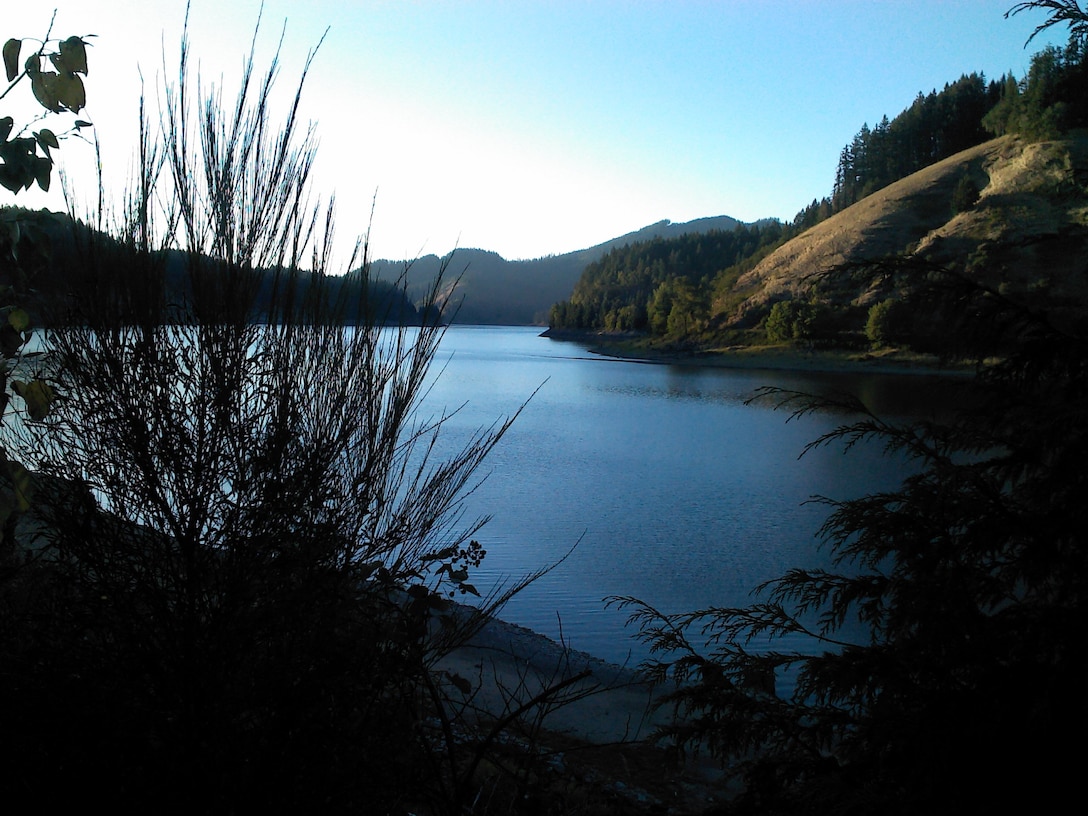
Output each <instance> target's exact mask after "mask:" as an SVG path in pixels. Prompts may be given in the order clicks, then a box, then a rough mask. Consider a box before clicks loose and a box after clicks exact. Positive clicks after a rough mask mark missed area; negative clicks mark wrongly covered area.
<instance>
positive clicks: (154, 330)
mask: <svg viewBox="0 0 1088 816" xmlns="http://www.w3.org/2000/svg"><path fill="white" fill-rule="evenodd" d="M188 65H189V52H188V45H187V41H186V40H184V39H183V42H182V49H181V55H180V71H179V74H178V78H177V80H176V81H175V82H174V83H172V84H168V85H166V86H165V87H164V88H163V90H162V99H163V100H164V108H163V110H162V112H161V114H160V118H159V119H158V120H157V121H159V122H160V123H161V128H162V129H161V130H159V129H157V128H156V127H155V126H154V124H153V123H154V122H155V121H156V119H154V118H153V117H151V116H150V115H148V114H147V113H146V112H144V114H143V116H142V117H141V122H142V127H141V134H140V137H141V138H140V143H139V156H138V167H139V176H138V178H137V180H136V183H135V185H134V186H133V188H132V189H131V190H130V192H129V195H128V198H127V201H126V207H125V209H124V211H123V212H121V213H119V214H117V213H108V212H100V213H96V214H93V220H95V226H96V227H97V229H94V230H86V229H77V230H75V232H74V236H73V238H72V240H73V242H74V246H75V252H76V253H77V257H78V260H79V262H78V264H75V265H74V266H73V267H72V270H71V271H70V273H69V274H68V275H67V276H66V278H65V284H66V286H67V287H68V290H67V292H66V293H65V294H66V295H67V298H65V299H61V301H60V302H62V303H63V304H64V307H63V310H61V312H60V313H57V314H53V315H51V316H50V317H51V318H52V319H51V320H50V324H51V325H52V326H53V327H54V328H53V330H52V331H51V333H50V336H49V340H48V343H47V346H46V348H47V351H48V358H47V359H48V364H49V366H50V371H51V377H52V379H51V382H52V383H53V384H54V385H55V386H56V388H57V391H58V392H59V394H60V397H59V398H58V399H57V400H55V402H54V404H53V405H52V406H51V410H50V411H49V412H48V413H44V412H43V413H41V414H34V413H31V414H30V415H28V416H17V417H13V418H12V421H11V422H9V423H7V424H5V426H4V428H3V431H4V439H3V444H4V447H5V448H6V449H8V450H10V451H12V452H13V453H14V454H15V455H17V457H18V459H19V461H20V462H22V463H24V464H25V465H26V466H27V468H28V469H29V471H30V472H32V473H33V480H34V482H35V484H36V486H37V500H36V502H35V504H34V506H33V507H32V508H29V510H30V512H27V513H25V514H23V515H22V516H21V517H20V518H19V519H18V524H17V525H16V524H14V521H13V523H12V525H11V527H12V531H13V533H14V534H13V535H11V536H8V537H6V538H5V539H4V540H3V548H2V550H0V696H2V698H3V700H4V701H5V702H4V703H3V705H0V730H2V731H3V733H4V743H3V748H2V749H0V765H2V767H3V769H4V770H3V778H4V779H5V781H6V782H7V787H8V795H9V797H10V798H11V799H12V800H13V801H34V802H35V803H36V805H37V806H38V807H39V808H41V809H44V810H56V809H60V808H62V807H64V808H71V807H79V806H86V805H87V804H88V803H92V802H93V803H95V804H97V805H100V806H105V807H109V808H111V809H113V810H115V811H120V812H129V811H137V810H138V811H144V812H185V813H192V812H202V813H211V812H222V813H238V812H261V813H277V812H298V811H299V810H305V811H311V810H312V811H317V812H321V813H337V812H352V813H392V812H407V811H414V812H420V811H423V810H425V811H427V812H462V811H463V808H464V805H465V802H466V801H471V799H472V798H473V797H476V796H478V795H479V785H478V780H477V779H476V778H475V776H473V769H474V768H475V767H478V766H479V764H480V757H481V755H482V753H483V752H486V751H488V750H490V749H491V748H492V747H493V745H494V743H495V736H494V734H496V733H497V730H495V729H493V730H492V731H491V732H488V734H485V737H489V738H485V739H481V740H476V741H473V740H468V739H467V738H466V737H465V736H464V732H463V731H460V730H459V729H461V728H462V727H463V726H467V724H468V719H467V717H468V715H470V714H472V713H473V712H472V710H471V706H470V703H471V696H470V695H471V692H472V690H473V683H472V682H471V681H470V679H469V678H462V677H455V676H451V675H449V674H448V673H444V672H442V671H440V670H439V669H438V668H437V662H438V661H439V659H440V658H441V657H442V656H443V655H444V654H446V653H448V652H449V650H451V649H452V648H454V647H455V646H457V645H458V644H460V643H462V642H464V639H465V638H466V637H468V636H469V635H470V634H471V633H472V632H473V631H474V630H475V629H476V628H477V627H478V626H480V625H481V623H482V621H483V620H484V618H485V617H486V615H487V614H488V613H490V612H493V611H494V610H495V609H496V608H497V607H498V606H499V605H501V603H502V601H503V600H504V598H506V597H508V596H509V594H510V593H512V592H514V591H516V590H517V589H518V587H519V586H521V585H523V583H524V581H522V582H518V583H515V584H514V585H513V586H512V587H511V588H510V589H509V590H508V591H507V592H506V593H502V594H499V595H497V596H492V597H489V598H486V599H484V602H483V603H482V604H481V608H480V610H479V611H472V610H463V609H462V610H457V609H455V608H454V607H452V606H451V600H453V599H456V598H459V597H463V596H465V595H466V594H477V593H476V589H475V588H474V587H473V586H472V584H471V580H470V578H471V573H472V571H473V570H474V569H475V568H476V567H477V566H479V564H480V562H481V559H482V558H483V557H484V555H485V553H484V552H483V550H482V549H481V548H480V547H479V545H478V544H477V543H476V542H474V541H473V540H472V535H473V534H474V533H475V531H476V530H477V529H478V527H479V525H480V524H481V523H482V521H483V520H482V519H472V518H464V514H463V508H462V498H463V496H464V495H465V493H466V491H468V490H471V488H472V486H473V485H474V484H475V480H476V479H477V478H478V477H477V476H476V475H475V474H476V470H477V468H478V466H479V465H480V463H481V462H482V460H483V458H484V457H485V456H486V455H487V453H488V452H489V451H490V449H491V448H492V447H493V446H494V445H495V444H496V442H497V441H498V440H499V439H500V438H501V436H502V434H503V433H504V431H505V430H506V428H507V427H508V426H509V423H510V422H511V421H512V420H513V418H512V417H510V418H506V419H502V420H499V421H497V422H496V424H495V425H494V426H492V427H490V428H484V429H482V430H481V431H480V432H478V433H477V434H475V435H473V436H472V437H471V438H469V439H467V440H465V441H464V442H463V444H462V445H461V446H460V447H454V448H452V451H453V453H452V454H451V455H448V456H440V455H439V454H438V452H437V451H438V449H439V448H438V443H439V438H440V435H441V433H442V428H443V424H444V419H445V416H444V415H437V416H426V415H421V414H420V402H421V399H422V398H423V395H424V394H425V393H426V389H427V387H428V384H429V382H430V379H429V378H430V376H432V372H431V371H430V364H431V362H432V360H433V358H434V354H435V351H436V349H437V347H438V343H439V342H440V340H441V338H442V334H443V328H442V326H440V325H439V324H438V323H437V322H435V320H434V319H433V316H434V315H435V314H437V310H433V309H429V308H426V306H427V305H429V304H433V302H434V299H435V295H436V293H437V291H438V287H439V285H440V284H439V282H437V281H436V283H435V288H434V290H433V291H432V293H431V297H430V299H429V301H428V304H425V308H424V309H423V310H422V316H423V319H422V325H417V326H408V325H405V324H404V323H399V324H396V325H392V326H389V325H387V323H388V322H389V321H388V318H389V317H390V314H389V311H388V310H390V309H396V308H397V304H399V303H400V300H399V299H397V298H390V297H389V296H388V293H387V292H385V293H380V294H379V295H377V296H375V297H371V294H370V293H371V292H372V291H373V290H372V289H371V287H370V286H369V285H368V283H369V281H368V280H367V265H366V262H365V261H366V258H365V246H364V247H362V248H360V250H359V252H360V253H361V260H362V264H361V266H358V264H357V261H358V260H359V256H356V257H354V258H353V259H352V260H351V261H350V262H349V263H348V264H347V267H348V268H353V267H354V268H358V269H360V270H361V271H359V272H357V273H355V274H354V275H353V276H351V277H348V278H340V277H337V276H335V275H333V274H331V273H332V271H334V267H333V261H332V247H333V241H332V238H333V234H332V233H333V230H332V227H333V218H332V211H331V207H330V208H329V209H327V210H324V209H320V208H318V207H313V206H311V205H310V204H309V203H308V202H309V201H310V188H309V176H310V170H311V167H312V164H313V158H314V149H315V140H314V135H313V133H312V131H307V130H305V129H304V128H303V127H302V126H301V125H300V124H299V122H298V103H299V94H300V93H301V90H302V86H303V81H304V80H305V77H306V72H307V70H308V68H309V63H307V65H306V68H305V69H304V70H303V73H302V80H303V81H300V83H299V85H298V87H297V88H296V89H295V92H294V95H293V97H291V98H290V103H289V108H288V111H287V114H286V116H285V118H284V120H283V124H282V125H279V126H276V125H275V124H274V123H273V121H272V119H271V113H270V111H271V109H272V102H273V100H274V81H273V80H274V78H275V76H276V74H277V71H278V65H277V64H276V62H275V61H273V64H272V65H271V67H270V68H269V69H268V71H267V72H266V73H265V74H263V75H258V74H257V73H256V72H255V70H254V64H253V60H252V57H251V59H250V60H249V62H248V63H247V65H246V68H245V72H244V75H243V78H242V82H241V87H240V90H239V92H238V95H237V97H236V99H235V101H234V103H233V106H232V107H231V106H227V107H224V104H225V103H224V100H223V98H222V95H221V92H220V91H219V90H218V89H216V88H207V87H197V88H194V87H193V86H192V84H191V79H190V72H189V68H188ZM179 260H180V261H181V263H180V268H179V264H178V261H179ZM179 278H180V280H181V281H182V283H183V285H180V286H178V285H172V282H176V281H177V280H178V279H179ZM396 316H397V315H393V317H394V318H395V317H396ZM449 449H451V448H449V447H445V448H443V450H449ZM532 577H533V576H528V577H527V578H526V579H524V580H525V581H528V580H532ZM556 685H557V686H559V688H557V689H556V690H554V691H553V690H551V689H549V688H545V689H544V690H542V691H539V692H535V698H534V699H522V698H520V697H518V696H517V695H511V697H510V699H509V701H508V707H509V709H510V710H511V711H514V712H518V713H521V712H534V711H536V710H537V709H538V708H539V706H540V705H543V704H544V703H546V704H547V705H549V706H551V705H555V704H558V703H559V702H562V700H563V699H565V698H564V697H563V692H564V690H565V689H566V688H568V687H567V686H563V685H562V683H556ZM498 714H499V715H502V714H503V712H498ZM505 714H506V715H507V716H505V717H501V716H500V725H501V726H506V725H510V724H512V723H513V722H514V721H515V720H516V717H514V716H512V715H511V714H510V711H507V712H505ZM489 727H490V726H489ZM498 730H501V728H500V729H498ZM455 733H457V734H460V735H461V736H459V737H457V738H456V739H455ZM462 741H463V742H464V743H465V745H464V746H462V745H461V742H462Z"/></svg>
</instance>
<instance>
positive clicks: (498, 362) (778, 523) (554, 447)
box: [423, 326, 951, 663]
mask: <svg viewBox="0 0 1088 816" xmlns="http://www.w3.org/2000/svg"><path fill="white" fill-rule="evenodd" d="M540 332H541V329H539V328H535V327H494V326H486V327H475V326H453V327H451V328H450V329H449V331H448V332H447V334H446V337H445V338H444V340H443V342H442V345H441V347H440V349H439V352H438V355H437V357H436V360H435V369H436V370H438V369H443V370H442V372H441V374H440V376H438V377H437V380H436V382H435V384H434V387H433V389H432V390H431V392H430V393H429V395H428V397H427V401H426V403H425V404H424V408H423V411H424V414H428V413H430V412H436V411H441V410H443V409H453V408H456V407H458V406H463V407H462V408H461V410H460V411H458V412H457V414H456V415H455V416H454V417H453V418H452V419H450V421H449V424H448V427H447V433H448V434H449V438H450V441H451V442H457V441H458V440H463V439H464V438H465V435H467V434H469V433H471V432H472V431H474V430H477V429H479V428H480V427H482V426H488V425H490V424H492V423H493V422H494V421H495V420H497V419H502V418H504V417H506V416H508V415H510V414H512V413H513V412H515V411H517V410H518V408H519V407H521V406H522V405H523V404H524V403H525V401H526V400H529V402H528V404H527V405H525V407H524V409H523V411H522V413H521V415H520V416H519V417H518V419H517V421H516V422H515V423H514V424H513V426H512V427H511V429H510V430H509V432H508V433H507V435H506V436H505V437H504V438H503V439H502V441H501V442H500V443H499V445H498V447H497V448H496V449H495V450H494V451H493V453H492V454H491V456H490V457H489V458H488V459H487V461H486V462H485V465H484V468H483V471H482V472H483V473H484V474H485V475H486V479H485V480H484V481H483V483H482V484H481V485H480V486H479V488H478V489H477V490H476V491H475V492H474V493H472V495H471V496H469V498H468V500H467V507H468V509H469V515H470V516H471V517H473V518H475V517H476V516H480V515H490V516H491V521H490V522H489V523H488V524H487V525H486V526H485V527H484V528H483V529H482V530H481V531H480V533H479V534H478V535H477V536H476V538H477V539H478V540H479V541H480V543H481V544H482V545H483V546H484V548H485V549H486V550H487V557H486V559H485V561H484V563H483V565H482V567H481V568H480V570H479V571H478V572H477V573H476V575H475V576H474V583H475V584H476V586H477V587H478V588H479V589H480V590H481V591H486V590H487V589H488V588H490V587H491V586H493V585H495V583H497V582H500V581H503V580H509V579H511V578H514V577H517V576H521V575H524V574H526V573H528V572H531V571H533V570H536V569H538V568H541V567H544V566H547V565H549V564H553V563H555V562H556V561H558V560H559V559H561V558H562V557H563V556H564V554H566V553H567V552H568V551H570V550H571V548H572V547H574V550H573V552H571V553H570V555H569V557H567V558H566V560H565V561H563V563H561V564H560V565H559V566H557V567H556V568H555V569H554V570H553V571H552V572H550V573H549V574H548V575H546V576H544V577H543V578H541V579H539V580H538V581H536V583H534V584H533V585H531V586H530V587H529V588H527V589H526V590H524V591H523V592H522V593H521V594H520V595H518V596H517V597H516V598H514V599H513V600H512V601H511V602H510V604H509V605H508V606H507V607H506V608H505V609H504V611H503V612H502V617H503V618H504V619H506V620H508V621H510V622H512V623H516V624H520V625H522V626H526V627H529V628H530V629H533V630H535V631H537V632H540V633H542V634H545V635H548V636H549V637H552V638H555V639H559V638H560V637H562V638H563V639H565V640H566V642H568V643H569V644H570V645H571V646H572V647H573V648H575V649H579V650H582V651H586V652H589V653H591V654H594V655H596V656H598V657H601V658H604V659H606V660H609V661H613V662H617V663H622V662H625V661H630V662H633V663H637V662H639V661H640V660H642V659H643V658H645V657H646V654H647V653H646V648H645V647H644V646H643V645H642V644H640V643H639V642H637V641H636V640H635V639H634V638H633V637H632V636H633V634H634V631H633V630H632V629H630V628H628V627H626V626H625V621H626V616H627V613H626V612H623V611H620V610H618V609H614V608H610V609H606V608H605V604H604V598H606V597H607V596H610V595H633V596H635V597H638V598H640V599H642V600H643V601H646V602H648V603H650V604H652V605H653V606H655V607H656V608H658V609H660V610H662V611H667V612H677V611H683V610H690V609H695V608H700V607H704V606H732V605H740V604H745V603H748V602H750V601H751V599H752V596H751V595H750V591H751V590H752V588H753V587H755V586H756V585H757V584H759V583H760V582H761V581H764V580H767V579H769V578H773V577H776V576H778V575H780V574H781V573H782V572H784V571H785V570H786V569H788V568H790V567H794V566H818V565H821V564H827V560H826V557H825V556H824V554H823V553H822V552H820V551H819V549H818V547H817V541H816V539H815V537H814V536H815V533H816V531H817V529H818V528H819V526H820V524H821V523H822V522H823V520H824V519H825V518H826V516H827V508H826V507H825V506H822V505H818V504H811V503H806V502H807V500H808V499H810V498H811V497H813V496H815V495H823V496H828V497H831V498H836V499H845V498H851V497H854V496H859V495H863V494H864V493H868V492H871V491H874V490H882V489H887V488H893V487H895V486H897V485H898V484H899V482H900V481H901V479H902V478H903V476H904V475H906V473H907V472H908V471H907V465H906V464H905V463H904V462H903V461H901V460H897V459H889V458H887V457H885V456H884V455H882V452H881V451H880V450H878V449H875V446H869V447H864V446H862V447H859V448H856V449H854V450H853V451H851V452H850V453H849V454H845V455H844V453H843V451H842V449H841V447H828V448H821V449H817V450H814V451H811V452H809V453H808V454H806V455H805V456H804V457H802V458H800V459H799V458H798V457H799V455H800V454H801V451H802V449H803V448H804V446H805V445H806V443H808V442H810V441H811V440H813V439H815V438H816V437H817V436H819V435H820V434H821V433H823V432H825V431H828V430H830V429H832V428H834V427H836V426H838V425H840V424H842V423H844V422H845V421H847V420H848V417H846V416H844V415H832V414H827V413H825V414H820V415H814V416H809V417H805V418H802V419H797V420H793V421H789V422H787V419H788V418H789V414H788V413H787V412H786V411H782V410H779V411H775V410H772V408H771V406H769V405H766V404H759V405H745V404H744V401H745V399H746V398H747V397H749V396H750V395H751V394H752V392H753V391H755V390H756V389H757V388H759V387H760V386H765V385H772V386H778V387H782V388H788V389H797V390H802V391H806V392H813V393H827V392H829V391H848V392H851V393H854V394H856V395H858V396H861V397H862V399H863V400H864V401H865V402H866V404H867V405H869V406H870V407H871V408H872V409H873V410H875V411H877V412H878V413H880V414H881V415H885V416H897V417H909V416H921V415H925V414H927V413H929V412H931V411H934V410H938V409H940V408H941V407H942V405H944V403H945V402H946V401H947V400H948V399H949V388H950V387H951V384H950V383H948V382H947V381H945V380H942V379H940V378H935V377H927V376H919V375H900V376H891V375H875V374H816V373H792V372H783V371H771V370H745V369H723V368H705V367H702V368H701V367H694V366H680V365H665V364H649V363H642V362H637V361H630V360H619V359H615V358H610V357H605V356H601V355H596V354H593V353H591V352H589V351H588V350H587V348H586V346H584V345H581V344H579V343H574V342H570V341H558V340H551V339H548V338H544V337H540V336H539V335H540ZM534 392H535V393H534ZM530 396H532V399H529V398H530ZM575 545H577V546H575Z"/></svg>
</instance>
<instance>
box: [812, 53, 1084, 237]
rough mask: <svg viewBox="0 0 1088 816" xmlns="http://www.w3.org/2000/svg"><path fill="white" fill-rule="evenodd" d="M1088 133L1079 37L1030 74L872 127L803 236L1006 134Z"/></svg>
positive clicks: (975, 83)
mask: <svg viewBox="0 0 1088 816" xmlns="http://www.w3.org/2000/svg"><path fill="white" fill-rule="evenodd" d="M1083 127H1088V41H1085V40H1083V39H1079V38H1072V39H1071V40H1070V41H1069V43H1068V44H1067V45H1066V46H1065V47H1064V48H1057V47H1055V46H1048V47H1047V48H1044V49H1043V50H1042V51H1040V52H1038V53H1037V54H1035V55H1034V56H1033V57H1032V59H1031V67H1030V68H1029V69H1028V75H1027V76H1026V77H1024V78H1023V79H1019V80H1018V79H1016V77H1015V76H1014V75H1013V74H1012V73H1008V74H1005V75H1004V76H1002V77H1001V78H1000V79H999V80H992V81H989V82H987V80H986V77H985V75H983V74H976V73H973V74H970V75H964V76H961V77H960V78H959V79H958V80H956V81H955V82H953V83H950V84H946V85H945V86H944V89H943V90H941V91H940V92H938V91H936V90H933V91H930V92H929V94H922V93H919V94H918V96H917V97H916V98H915V100H914V102H913V103H912V104H911V106H910V107H909V108H907V109H906V110H904V111H903V112H902V113H900V114H899V115H898V116H896V117H895V118H894V119H892V120H891V121H889V120H888V117H887V116H885V117H884V118H883V119H881V120H880V122H879V123H878V124H877V125H876V127H873V128H870V127H869V125H868V123H866V124H864V125H862V126H861V130H859V131H858V133H857V135H856V136H854V138H853V140H852V141H851V142H850V144H848V145H846V146H845V147H843V149H842V152H841V153H840V154H839V163H838V166H837V168H836V170H835V183H834V188H833V190H832V193H831V195H830V196H829V197H826V198H823V199H818V200H814V201H813V202H812V203H811V204H810V205H809V206H807V207H805V209H803V210H801V212H799V213H798V214H797V216H796V217H795V218H794V221H793V224H794V226H796V227H800V228H802V229H805V228H808V227H811V226H813V225H815V224H818V223H819V222H820V221H823V220H824V219H826V218H828V217H829V216H831V215H834V214H835V213H837V212H839V211H841V210H845V209H846V208H847V207H849V206H850V205H852V204H855V203H857V202H858V201H860V200H861V199H863V198H865V196H867V195H869V194H870V193H874V192H876V191H877V190H879V189H881V188H882V187H887V186H888V185H889V184H892V183H893V182H895V181H898V180H899V179H901V178H906V177H907V176H909V175H911V174H912V173H916V172H917V171H919V170H921V169H923V168H925V167H928V166H929V165H931V164H934V163H935V162H938V161H940V160H941V159H945V158H948V157H949V156H953V155H955V154H956V153H959V152H960V151H961V150H967V149H968V148H970V147H974V146H975V145H978V144H982V143H983V142H985V141H987V140H989V139H991V138H993V137H994V136H1003V135H1005V134H1020V135H1023V136H1025V137H1027V138H1029V139H1032V140H1041V139H1048V138H1054V137H1056V136H1058V135H1059V134H1061V133H1063V132H1066V131H1069V130H1071V129H1075V128H1083Z"/></svg>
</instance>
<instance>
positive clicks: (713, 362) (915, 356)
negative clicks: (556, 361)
mask: <svg viewBox="0 0 1088 816" xmlns="http://www.w3.org/2000/svg"><path fill="white" fill-rule="evenodd" d="M540 336H541V337H547V338H548V339H551V340H556V341H559V342H573V343H579V344H581V345H583V346H585V347H586V348H587V350H588V351H589V352H590V353H591V354H597V355H600V356H602V357H612V358H615V359H617V360H625V361H627V362H634V363H646V364H651V365H677V366H692V367H698V368H736V369H749V370H752V369H754V370H759V369H763V370H772V371H806V372H825V373H838V374H850V373H855V374H889V375H910V376H929V377H955V378H962V377H972V376H974V375H975V373H976V371H977V368H976V366H974V365H972V364H969V363H960V364H951V365H950V364H943V363H942V362H941V361H940V359H939V358H937V357H936V356H935V355H928V354H919V353H917V352H905V351H901V350H899V349H887V350H882V351H845V350H841V349H805V348H800V347H797V346H793V345H774V346H742V345H735V346H726V347H724V348H717V349H699V350H690V351H683V350H676V349H669V350H657V349H651V348H644V347H636V346H634V345H633V341H634V340H635V339H640V338H642V337H643V335H637V334H631V333H627V334H606V333H603V332H589V331H557V332H552V331H551V330H550V329H548V330H545V331H544V332H542V333H541V334H540Z"/></svg>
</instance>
